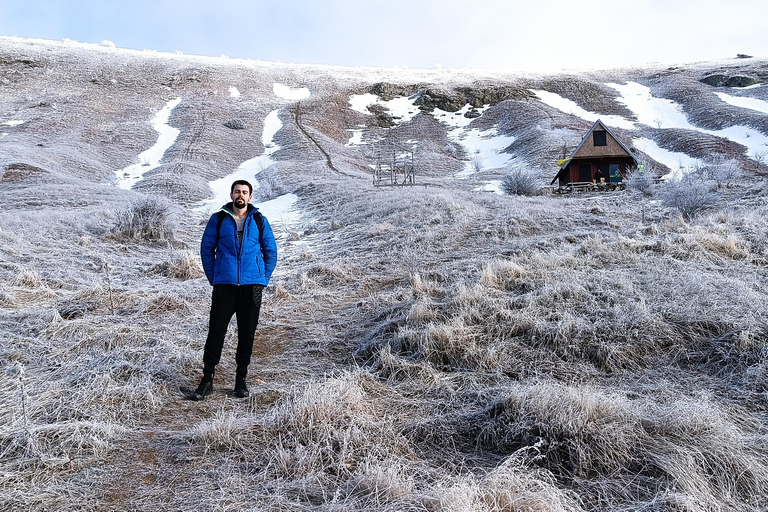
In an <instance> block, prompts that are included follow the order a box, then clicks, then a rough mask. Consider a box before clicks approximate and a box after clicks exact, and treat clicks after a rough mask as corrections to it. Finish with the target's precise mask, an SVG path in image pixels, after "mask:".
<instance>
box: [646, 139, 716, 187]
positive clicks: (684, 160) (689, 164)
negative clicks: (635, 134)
mask: <svg viewBox="0 0 768 512" xmlns="http://www.w3.org/2000/svg"><path fill="white" fill-rule="evenodd" d="M632 144H633V145H634V146H635V147H636V148H637V149H639V150H640V151H642V152H643V153H645V154H647V155H648V156H650V157H651V158H653V159H654V160H656V161H657V162H659V163H661V164H664V165H666V166H667V167H669V168H670V169H671V172H670V173H669V174H667V175H666V176H669V177H672V178H678V179H679V178H681V177H682V176H683V175H684V174H687V173H688V172H690V171H692V170H694V169H696V168H697V167H700V166H703V165H704V162H703V161H701V160H699V159H698V158H693V157H690V156H688V155H686V154H685V153H678V152H675V151H669V150H668V149H664V148H662V147H659V145H658V144H656V142H654V141H652V140H650V139H643V138H637V139H632Z"/></svg>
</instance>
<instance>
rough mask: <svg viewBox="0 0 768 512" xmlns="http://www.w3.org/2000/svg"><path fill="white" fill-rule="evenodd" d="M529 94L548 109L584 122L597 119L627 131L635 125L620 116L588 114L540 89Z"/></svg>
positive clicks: (586, 111)
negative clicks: (539, 100)
mask: <svg viewBox="0 0 768 512" xmlns="http://www.w3.org/2000/svg"><path fill="white" fill-rule="evenodd" d="M531 92H532V93H534V94H535V95H536V96H538V97H539V98H540V99H541V101H542V102H543V103H545V104H547V105H549V106H550V107H553V108H556V109H557V110H559V111H561V112H565V113H566V114H570V115H572V116H576V117H578V118H580V119H584V120H585V121H590V122H593V123H594V122H595V121H597V120H598V119H600V121H602V122H603V123H605V124H606V125H608V126H615V127H616V128H625V129H627V130H634V129H635V123H634V122H633V121H630V120H628V119H626V118H624V117H622V116H614V115H602V114H598V113H596V112H590V111H589V110H586V109H584V108H582V107H580V106H579V105H578V104H577V103H576V102H575V101H572V100H569V99H568V98H563V97H562V96H560V95H559V94H556V93H554V92H549V91H544V90H541V89H531Z"/></svg>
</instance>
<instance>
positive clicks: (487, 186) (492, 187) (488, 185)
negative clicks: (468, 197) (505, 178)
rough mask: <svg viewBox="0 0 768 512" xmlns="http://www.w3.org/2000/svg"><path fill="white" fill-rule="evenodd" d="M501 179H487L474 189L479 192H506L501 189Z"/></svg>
mask: <svg viewBox="0 0 768 512" xmlns="http://www.w3.org/2000/svg"><path fill="white" fill-rule="evenodd" d="M501 183H502V182H501V180H490V181H485V182H483V183H482V184H480V185H479V186H477V187H475V188H474V189H473V190H475V191H477V192H493V193H494V194H502V195H503V194H504V191H503V190H502V189H501Z"/></svg>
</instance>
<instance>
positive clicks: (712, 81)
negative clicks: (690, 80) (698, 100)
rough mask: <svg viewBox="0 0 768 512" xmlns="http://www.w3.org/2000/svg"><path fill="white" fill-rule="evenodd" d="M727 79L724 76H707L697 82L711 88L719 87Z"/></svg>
mask: <svg viewBox="0 0 768 512" xmlns="http://www.w3.org/2000/svg"><path fill="white" fill-rule="evenodd" d="M727 79H728V77H727V76H725V75H709V76H705V77H704V78H702V79H700V80H699V82H701V83H705V84H707V85H711V86H712V87H721V86H722V85H723V84H724V83H725V81H726V80H727Z"/></svg>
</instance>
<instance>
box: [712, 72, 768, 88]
mask: <svg viewBox="0 0 768 512" xmlns="http://www.w3.org/2000/svg"><path fill="white" fill-rule="evenodd" d="M699 82H702V83H705V84H707V85H711V86H712V87H749V86H750V85H754V84H756V83H757V80H755V79H754V78H751V77H748V76H740V75H734V76H727V75H719V74H718V75H709V76H705V77H704V78H702V79H700V80H699Z"/></svg>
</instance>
